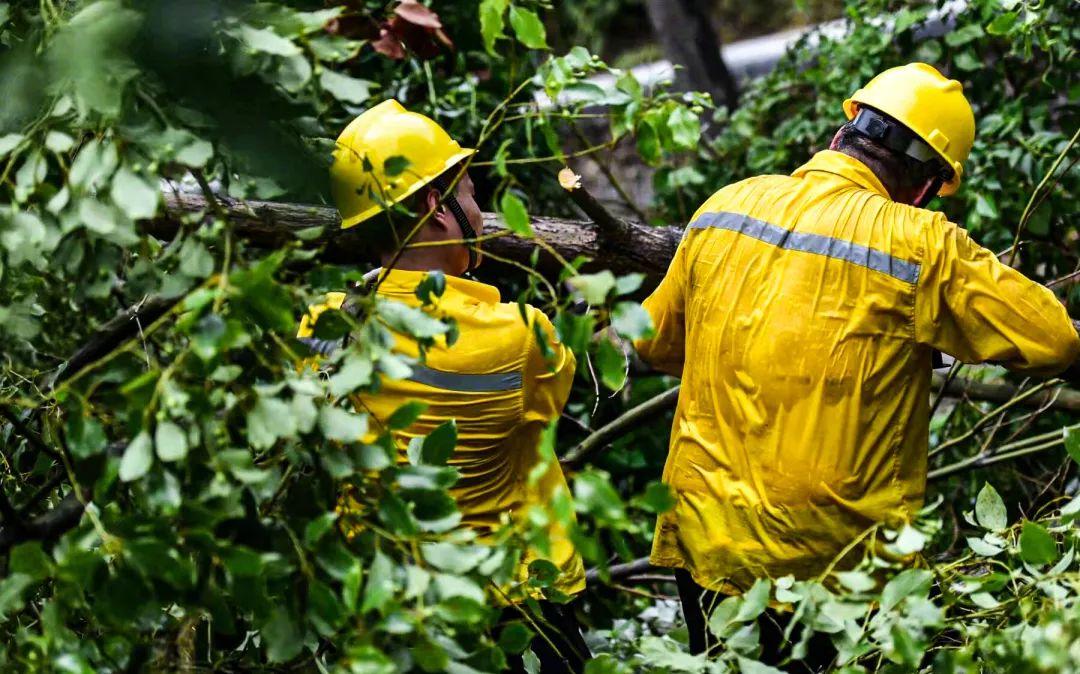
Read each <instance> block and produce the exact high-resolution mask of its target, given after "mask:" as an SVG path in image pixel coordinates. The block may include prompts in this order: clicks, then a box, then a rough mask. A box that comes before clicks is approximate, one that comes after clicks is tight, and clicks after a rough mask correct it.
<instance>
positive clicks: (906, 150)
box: [851, 106, 953, 182]
mask: <svg viewBox="0 0 1080 674" xmlns="http://www.w3.org/2000/svg"><path fill="white" fill-rule="evenodd" d="M851 127H852V128H853V129H855V130H856V131H858V132H859V133H860V134H862V135H863V136H866V137H867V138H869V139H870V140H872V141H874V142H875V143H877V144H878V145H881V146H882V147H887V148H889V149H890V150H892V151H893V152H896V153H899V154H902V155H905V156H907V157H911V158H912V159H914V160H915V161H918V162H923V163H926V162H934V163H935V164H936V165H937V166H938V167H940V174H939V177H940V178H941V180H942V181H943V182H948V181H950V180H952V177H953V170H952V169H951V168H949V167H948V166H946V165H945V162H943V161H942V160H941V156H940V155H938V153H937V152H936V151H935V150H934V148H932V147H930V145H928V144H927V143H926V141H924V140H923V139H922V138H919V137H918V136H917V135H915V134H914V133H913V132H912V131H911V130H910V129H908V128H907V127H906V126H904V125H903V124H901V123H900V122H898V121H896V120H895V119H893V118H891V117H889V116H887V115H883V114H881V113H880V112H878V111H877V110H874V109H873V108H868V107H866V106H859V113H858V114H857V115H855V119H853V120H851Z"/></svg>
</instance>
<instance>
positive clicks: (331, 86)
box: [319, 70, 404, 175]
mask: <svg viewBox="0 0 1080 674" xmlns="http://www.w3.org/2000/svg"><path fill="white" fill-rule="evenodd" d="M319 84H320V85H322V88H323V89H325V90H326V91H327V92H328V93H329V94H330V95H331V96H333V97H334V98H336V99H337V100H339V101H344V102H345V103H354V104H357V105H359V104H360V103H363V102H365V101H366V100H368V99H369V98H371V90H372V89H377V88H378V86H379V85H378V84H376V83H375V82H371V81H368V80H361V79H358V78H356V77H349V76H348V75H342V74H341V73H338V72H334V71H333V70H323V71H322V74H320V75H319ZM391 159H393V157H391ZM387 161H389V160H387ZM403 170H404V169H403ZM399 173H400V171H399ZM389 175H397V174H389Z"/></svg>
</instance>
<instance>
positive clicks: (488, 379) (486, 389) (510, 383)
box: [406, 364, 521, 393]
mask: <svg viewBox="0 0 1080 674" xmlns="http://www.w3.org/2000/svg"><path fill="white" fill-rule="evenodd" d="M409 367H410V368H412V374H411V375H409V376H408V377H406V379H408V380H409V381H412V382H416V383H417V384H425V385H427V386H431V387H434V388H440V389H444V390H446V391H460V392H462V393H490V392H493V391H517V390H519V389H520V388H521V373H520V372H493V373H491V374H468V373H462V372H446V371H445V370H436V369H435V368H432V367H427V366H426V365H419V364H418V365H410V366H409Z"/></svg>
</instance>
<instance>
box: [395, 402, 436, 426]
mask: <svg viewBox="0 0 1080 674" xmlns="http://www.w3.org/2000/svg"><path fill="white" fill-rule="evenodd" d="M426 409H427V405H426V404H424V403H422V402H420V401H418V400H410V401H408V402H407V403H405V404H404V405H402V406H401V407H399V408H397V409H396V410H394V413H393V414H391V415H390V418H389V419H388V420H387V422H386V425H387V426H389V427H390V429H391V430H395V431H400V430H404V429H406V428H408V427H409V426H412V425H413V422H415V421H416V420H417V419H419V418H420V415H421V414H423V413H424V410H426Z"/></svg>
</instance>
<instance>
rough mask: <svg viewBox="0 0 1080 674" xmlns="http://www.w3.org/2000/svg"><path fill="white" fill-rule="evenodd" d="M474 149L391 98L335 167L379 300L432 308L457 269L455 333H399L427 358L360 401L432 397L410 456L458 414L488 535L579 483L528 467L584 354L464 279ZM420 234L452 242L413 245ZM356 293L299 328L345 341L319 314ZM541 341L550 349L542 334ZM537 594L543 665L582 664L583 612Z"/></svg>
mask: <svg viewBox="0 0 1080 674" xmlns="http://www.w3.org/2000/svg"><path fill="white" fill-rule="evenodd" d="M474 152H475V150H471V149H466V148H462V147H461V146H460V145H458V143H457V142H456V141H454V140H453V139H452V138H450V136H449V135H448V134H447V133H446V131H445V130H443V129H442V127H440V126H439V125H438V124H437V123H436V122H435V121H433V120H432V119H430V118H428V117H426V116H424V115H421V114H418V113H415V112H409V111H407V110H406V109H405V108H403V107H402V106H401V105H400V104H399V103H398V102H397V101H394V100H388V101H385V102H383V103H381V104H379V105H377V106H375V107H374V108H372V109H370V110H368V111H367V112H364V113H363V114H361V115H360V116H359V117H357V118H356V119H354V120H353V121H352V123H350V124H349V125H348V127H346V129H345V130H344V131H343V132H342V133H341V135H340V136H339V137H338V139H337V145H336V149H335V151H334V161H333V166H332V168H331V171H330V174H331V180H332V192H333V195H334V200H335V202H336V203H337V207H338V210H339V211H340V213H341V218H342V226H343V227H364V228H366V229H365V231H364V234H365V241H366V242H368V243H370V245H371V246H372V247H373V248H374V250H375V251H376V253H377V254H378V255H379V257H380V258H381V260H382V263H383V266H384V268H385V269H384V270H383V271H382V272H381V273H380V274H379V275H378V276H379V278H380V282H379V284H378V288H377V292H378V294H379V295H380V296H382V297H385V298H388V299H392V300H396V301H398V302H402V303H405V304H408V305H411V306H414V307H416V306H421V302H420V300H419V299H418V298H417V295H416V293H415V292H414V291H415V290H416V288H417V286H418V285H419V284H420V283H421V282H422V281H423V280H424V279H425V277H427V276H428V275H429V274H430V273H432V272H436V271H438V272H442V273H443V274H444V275H445V290H444V291H443V293H442V295H441V296H440V297H439V298H437V300H436V301H435V305H434V308H433V309H432V310H433V311H434V312H435V313H436V314H437V315H438V316H439V317H441V318H448V319H452V320H453V321H454V322H455V323H456V325H457V329H458V337H457V339H456V341H454V343H453V345H452V346H447V345H446V343H445V341H443V342H440V343H438V344H437V345H436V346H435V347H429V348H427V349H425V353H424V355H423V358H421V353H420V350H419V348H418V345H417V344H416V342H415V341H414V340H412V339H410V338H408V337H406V336H404V335H396V343H395V345H394V350H395V351H396V352H399V353H402V354H404V355H407V356H410V357H413V358H416V359H418V362H417V364H415V365H411V366H410V368H411V370H412V372H411V374H410V375H409V376H408V377H406V378H405V379H384V381H382V383H381V387H380V388H379V391H378V393H374V394H363V395H360V396H358V398H359V399H358V400H357V404H358V405H359V406H362V408H363V409H364V410H365V411H367V412H368V413H369V414H371V415H372V416H373V417H374V418H375V419H376V421H378V422H385V421H386V420H387V419H388V418H389V417H390V415H391V414H392V413H393V412H394V411H395V410H396V409H398V408H399V407H400V406H401V405H403V404H405V403H406V402H409V401H419V402H421V403H424V405H425V409H424V411H423V412H422V413H421V414H420V416H419V418H418V419H417V420H416V421H415V422H414V423H413V424H412V425H411V426H410V427H409V428H407V429H406V430H404V431H401V432H399V433H397V434H396V437H395V440H396V441H397V443H398V445H399V448H400V460H401V461H402V462H406V461H407V460H408V459H407V456H406V453H405V450H406V448H407V446H408V443H409V440H410V439H411V438H414V437H419V436H424V435H427V434H428V433H430V432H431V431H433V430H434V429H435V428H437V427H438V426H440V425H441V424H443V423H444V422H447V421H449V420H451V419H453V420H455V421H456V423H457V446H456V448H455V450H454V453H453V455H452V456H451V458H450V460H449V465H451V466H454V467H455V468H457V470H458V472H459V474H460V479H459V480H458V482H457V483H456V484H455V485H454V486H453V487H452V488H451V494H452V495H453V496H454V498H455V500H456V501H457V504H458V509H459V510H460V512H461V514H462V522H463V524H464V525H465V526H468V527H471V528H473V529H474V530H476V531H477V532H479V533H480V534H481V536H482V537H483V536H484V535H486V534H490V533H492V532H493V531H494V530H495V529H496V528H498V527H499V526H500V524H501V522H502V518H503V516H504V515H505V514H508V515H510V516H511V517H515V518H521V517H524V516H525V515H526V514H527V512H528V511H529V510H530V509H531V508H533V507H540V506H543V505H544V504H546V503H548V502H550V500H551V497H552V495H553V494H554V493H555V492H556V491H557V490H563V491H565V490H566V489H567V486H566V479H565V477H564V476H563V473H562V470H561V469H560V467H559V464H558V462H557V461H551V463H550V464H549V468H548V470H547V471H546V472H544V473H543V474H542V475H541V477H540V478H539V480H536V479H535V476H533V477H532V478H530V473H531V472H533V471H534V468H535V467H536V466H537V464H538V463H539V462H540V456H539V453H538V450H539V445H540V437H541V433H542V432H543V431H544V429H545V428H546V427H547V425H548V424H549V423H550V422H551V421H552V420H554V419H556V418H557V417H558V416H559V415H560V413H561V411H562V408H563V405H564V404H565V403H566V399H567V396H568V395H569V393H570V386H571V383H572V381H573V378H574V367H575V361H574V355H573V353H572V352H571V351H570V349H568V348H567V347H566V346H565V345H563V344H561V343H560V342H559V341H558V340H557V339H556V337H555V331H554V329H553V327H552V325H551V322H550V321H549V320H548V319H547V317H546V316H545V315H544V314H543V313H541V312H540V311H539V310H538V309H535V308H534V307H531V306H526V307H525V310H524V312H522V310H521V308H520V307H519V306H518V305H517V304H516V303H504V302H501V301H500V296H499V291H498V289H496V288H494V287H493V286H490V285H486V284H483V283H480V282H478V281H474V280H471V279H468V278H464V276H463V275H464V274H465V273H467V272H469V271H472V270H473V269H474V268H475V267H476V265H477V263H478V262H479V257H480V256H479V254H478V252H477V250H478V246H477V242H476V241H475V239H476V237H477V236H478V235H479V233H480V232H481V231H482V230H483V218H482V216H481V212H480V208H479V207H478V206H477V204H476V200H475V198H474V193H473V186H472V182H471V180H470V179H469V175H468V173H467V172H466V171H465V168H466V164H465V163H464V162H465V160H466V159H467V158H468V157H469V156H471V155H472V154H473V153H474ZM417 243H426V244H432V243H434V244H441V245H424V246H420V247H409V246H410V245H412V244H417ZM346 300H347V296H346V294H345V293H331V294H329V295H328V296H327V301H326V303H325V304H322V305H317V306H315V307H312V308H311V309H310V310H309V312H308V315H307V316H305V317H304V319H303V321H302V323H301V327H300V334H299V335H298V336H299V337H300V338H301V339H303V340H305V341H307V342H308V343H309V345H310V346H311V347H312V348H313V350H315V351H316V352H320V353H324V354H325V353H328V352H329V351H330V350H332V349H334V348H337V347H339V346H340V345H341V343H340V342H338V343H329V344H328V343H326V342H324V341H322V340H319V339H316V338H315V336H314V323H315V321H316V320H317V319H318V317H319V315H320V314H322V313H323V312H325V311H330V310H339V309H342V307H343V305H345V303H346ZM345 308H346V309H347V306H346V307H345ZM523 313H524V317H523ZM541 336H542V339H543V340H544V341H545V342H546V343H545V344H541V343H539V339H540V338H541ZM545 353H546V354H547V355H545ZM551 539H552V540H551V545H550V549H549V551H548V552H547V554H545V555H543V557H545V558H547V559H548V560H549V561H551V562H553V563H554V564H555V565H556V566H557V567H558V568H559V569H560V571H561V576H560V578H559V580H558V582H557V583H556V585H555V587H556V589H557V590H559V591H561V592H562V593H563V594H566V595H574V594H577V593H579V592H581V591H582V590H583V589H584V587H585V573H584V568H583V566H582V561H581V557H580V556H579V555H578V554H577V552H576V551H575V549H574V547H573V545H572V543H571V542H570V540H569V537H568V536H567V533H566V532H565V530H563V529H562V528H561V527H559V526H558V525H557V524H555V525H552V527H551ZM539 556H541V555H540V554H539V553H535V552H530V553H528V554H526V556H525V558H524V560H523V561H522V563H521V565H520V567H519V570H518V576H519V577H518V580H519V581H522V582H523V581H525V580H526V579H527V577H528V564H529V563H530V562H531V561H533V560H534V559H536V558H537V557H539ZM499 591H500V592H502V590H501V589H500V590H499ZM532 594H534V597H535V598H538V599H539V598H540V597H539V596H538V595H536V594H535V593H532ZM520 598H521V597H518V599H520ZM508 600H509V601H515V599H514V598H508ZM538 603H539V606H540V608H541V613H542V615H538V616H534V618H533V624H534V625H540V627H541V629H543V631H544V632H545V635H544V636H538V637H537V638H535V639H534V640H533V644H532V650H533V652H534V653H535V654H536V656H537V657H538V658H539V660H540V663H541V671H543V672H545V673H551V672H555V673H561V672H580V671H582V670H583V668H584V661H585V660H586V659H587V657H588V655H589V653H588V648H587V646H586V644H585V642H584V640H583V639H582V636H581V632H580V628H579V626H578V622H577V619H576V617H575V616H574V613H573V611H572V609H571V608H570V607H569V606H566V605H559V604H555V603H553V602H548V601H540V602H538ZM520 608H521V609H522V610H525V607H524V605H522V606H521V607H520ZM510 664H511V668H512V670H514V671H521V672H524V671H525V670H524V669H523V663H522V658H521V657H520V656H517V658H516V661H514V660H513V658H512V659H511V663H510Z"/></svg>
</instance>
